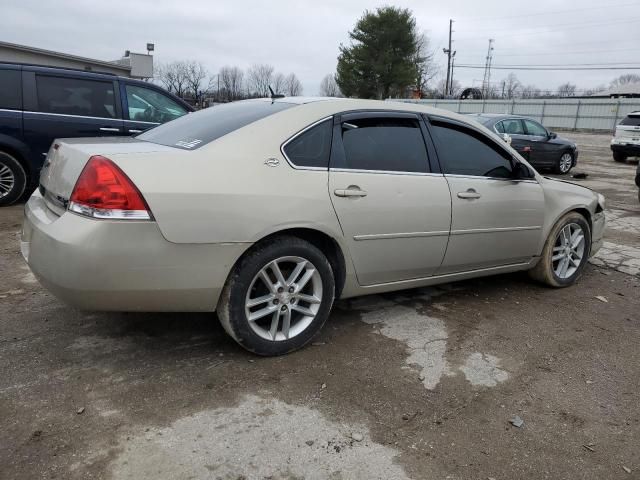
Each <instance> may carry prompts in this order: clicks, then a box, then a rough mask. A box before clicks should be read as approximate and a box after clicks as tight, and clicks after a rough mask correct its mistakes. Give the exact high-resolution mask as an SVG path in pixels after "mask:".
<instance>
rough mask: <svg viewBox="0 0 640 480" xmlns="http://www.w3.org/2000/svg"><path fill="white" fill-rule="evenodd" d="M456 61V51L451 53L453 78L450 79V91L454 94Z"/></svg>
mask: <svg viewBox="0 0 640 480" xmlns="http://www.w3.org/2000/svg"><path fill="white" fill-rule="evenodd" d="M455 63H456V51H455V50H454V51H453V53H452V54H451V79H450V80H449V93H450V94H453V66H454V65H455Z"/></svg>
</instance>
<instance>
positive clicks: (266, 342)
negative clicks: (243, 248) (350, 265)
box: [217, 236, 335, 355]
mask: <svg viewBox="0 0 640 480" xmlns="http://www.w3.org/2000/svg"><path fill="white" fill-rule="evenodd" d="M334 295H335V283H334V276H333V271H332V270H331V266H330V264H329V261H328V260H327V258H326V257H325V256H324V254H323V253H322V252H321V251H320V250H319V249H318V248H316V247H315V246H314V245H312V244H310V243H309V242H307V241H305V240H302V239H300V238H297V237H290V236H282V237H276V238H273V239H270V240H268V241H266V242H264V243H261V244H258V245H256V246H255V247H254V248H253V249H252V250H251V251H249V252H248V253H247V254H246V255H245V256H244V257H243V258H241V259H240V261H239V262H238V264H237V265H236V266H235V267H234V268H233V271H232V272H231V274H230V275H229V279H228V280H227V283H226V285H225V287H224V290H223V292H222V295H221V297H220V302H219V304H218V309H217V310H218V317H219V318H220V323H221V324H222V326H223V327H224V329H225V331H226V332H227V333H228V334H229V335H230V336H231V337H232V338H233V339H234V340H235V341H236V342H238V343H239V344H240V345H241V346H242V347H244V348H246V349H247V350H249V351H251V352H254V353H257V354H258V355H282V354H285V353H289V352H291V351H294V350H297V349H299V348H301V347H303V346H304V345H305V344H306V343H307V342H309V341H310V340H311V339H312V338H313V336H314V335H315V334H316V333H317V332H318V331H319V330H320V329H321V328H322V326H323V325H324V323H325V321H326V320H327V318H328V316H329V312H330V311H331V306H332V305H333V300H334Z"/></svg>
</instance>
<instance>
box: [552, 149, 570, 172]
mask: <svg viewBox="0 0 640 480" xmlns="http://www.w3.org/2000/svg"><path fill="white" fill-rule="evenodd" d="M572 168H573V154H572V153H571V152H565V153H563V154H562V155H561V156H560V158H559V159H558V163H557V165H556V168H555V170H556V173H559V174H561V175H565V174H567V173H569V170H571V169H572Z"/></svg>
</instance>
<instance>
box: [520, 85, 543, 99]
mask: <svg viewBox="0 0 640 480" xmlns="http://www.w3.org/2000/svg"><path fill="white" fill-rule="evenodd" d="M541 94H542V92H541V90H540V89H539V88H538V87H536V86H535V85H527V86H526V87H522V91H521V92H520V95H521V96H522V98H539V97H540V95H541Z"/></svg>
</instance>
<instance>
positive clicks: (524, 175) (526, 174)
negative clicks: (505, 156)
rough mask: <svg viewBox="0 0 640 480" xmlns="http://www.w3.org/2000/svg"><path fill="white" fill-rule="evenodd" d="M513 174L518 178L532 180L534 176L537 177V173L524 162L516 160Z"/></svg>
mask: <svg viewBox="0 0 640 480" xmlns="http://www.w3.org/2000/svg"><path fill="white" fill-rule="evenodd" d="M513 176H514V177H515V178H516V179H517V180H531V179H532V178H536V176H535V173H534V172H533V171H532V170H531V169H530V168H529V167H528V166H526V165H525V164H524V163H520V162H516V165H515V167H514V169H513Z"/></svg>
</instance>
